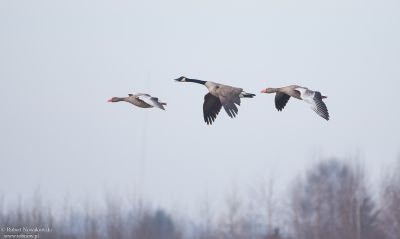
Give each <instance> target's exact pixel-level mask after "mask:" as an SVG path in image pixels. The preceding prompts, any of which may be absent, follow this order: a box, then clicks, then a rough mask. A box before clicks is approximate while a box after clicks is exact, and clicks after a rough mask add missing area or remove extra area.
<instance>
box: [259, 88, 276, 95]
mask: <svg viewBox="0 0 400 239" xmlns="http://www.w3.org/2000/svg"><path fill="white" fill-rule="evenodd" d="M260 92H261V93H267V94H269V93H274V92H273V91H272V89H271V88H265V89H262V90H261V91H260Z"/></svg>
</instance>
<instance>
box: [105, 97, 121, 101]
mask: <svg viewBox="0 0 400 239" xmlns="http://www.w3.org/2000/svg"><path fill="white" fill-rule="evenodd" d="M123 100H124V99H123V98H120V97H113V98H111V99H109V100H107V102H119V101H123Z"/></svg>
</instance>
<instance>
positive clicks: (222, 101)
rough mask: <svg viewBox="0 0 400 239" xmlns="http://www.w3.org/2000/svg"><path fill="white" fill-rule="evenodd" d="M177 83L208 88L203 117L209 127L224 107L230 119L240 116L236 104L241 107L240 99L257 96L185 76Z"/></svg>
mask: <svg viewBox="0 0 400 239" xmlns="http://www.w3.org/2000/svg"><path fill="white" fill-rule="evenodd" d="M175 81H178V82H193V83H198V84H202V85H205V86H206V87H207V89H208V91H209V93H207V94H206V95H205V96H204V103H203V115H204V121H205V122H206V123H207V124H209V125H211V124H212V123H213V122H214V120H215V119H216V118H217V115H218V113H219V111H220V110H221V107H222V106H224V109H225V111H226V113H227V114H228V115H229V117H231V118H233V117H236V115H237V114H238V108H237V107H236V105H235V104H237V105H240V98H253V97H254V96H255V94H250V93H246V92H244V91H243V89H242V88H236V87H232V86H229V85H222V84H218V83H215V82H211V81H202V80H195V79H190V78H187V77H184V76H181V77H179V78H178V79H175Z"/></svg>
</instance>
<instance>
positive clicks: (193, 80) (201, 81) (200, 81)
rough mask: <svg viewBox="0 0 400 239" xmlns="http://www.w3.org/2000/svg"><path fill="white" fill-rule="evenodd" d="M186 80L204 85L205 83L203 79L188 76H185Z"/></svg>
mask: <svg viewBox="0 0 400 239" xmlns="http://www.w3.org/2000/svg"><path fill="white" fill-rule="evenodd" d="M186 82H193V83H197V84H202V85H204V84H205V83H206V82H205V81H203V80H196V79H189V78H186Z"/></svg>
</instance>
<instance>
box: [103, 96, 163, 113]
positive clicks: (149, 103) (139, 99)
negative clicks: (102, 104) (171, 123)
mask: <svg viewBox="0 0 400 239" xmlns="http://www.w3.org/2000/svg"><path fill="white" fill-rule="evenodd" d="M119 101H125V102H128V103H131V104H133V105H135V106H137V107H140V108H152V107H156V108H159V109H162V110H165V108H164V105H167V103H164V102H160V101H159V100H158V98H157V97H152V96H151V95H149V94H143V93H134V94H128V97H113V98H111V99H109V100H108V102H119Z"/></svg>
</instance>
